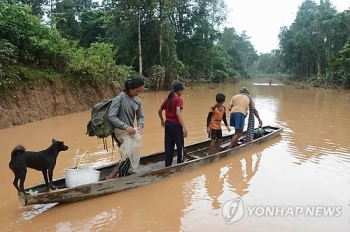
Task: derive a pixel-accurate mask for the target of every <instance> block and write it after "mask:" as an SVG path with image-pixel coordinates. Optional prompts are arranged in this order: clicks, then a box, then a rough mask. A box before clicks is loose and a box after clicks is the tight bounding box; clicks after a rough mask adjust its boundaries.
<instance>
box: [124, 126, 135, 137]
mask: <svg viewBox="0 0 350 232" xmlns="http://www.w3.org/2000/svg"><path fill="white" fill-rule="evenodd" d="M125 130H126V132H128V134H130V135H133V134H135V133H136V130H135V129H134V128H133V127H131V126H128V127H127V128H126V129H125Z"/></svg>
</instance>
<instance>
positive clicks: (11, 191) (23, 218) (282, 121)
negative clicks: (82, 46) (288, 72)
mask: <svg viewBox="0 0 350 232" xmlns="http://www.w3.org/2000/svg"><path fill="white" fill-rule="evenodd" d="M243 85H244V86H246V87H248V88H249V90H250V92H251V95H252V97H253V99H254V101H255V104H256V107H257V109H258V111H259V113H260V116H261V118H262V121H263V124H264V125H273V126H282V127H284V131H283V133H282V134H281V136H278V137H277V138H275V139H273V140H272V141H269V142H267V143H264V144H261V145H259V146H257V147H255V148H253V149H251V150H248V151H245V152H241V153H239V154H237V155H234V156H232V157H228V158H225V159H222V160H220V161H218V162H216V163H214V164H211V165H208V166H205V167H202V168H198V169H196V170H193V171H189V172H186V173H183V174H179V175H177V176H174V177H171V178H167V179H165V180H162V181H159V182H157V183H154V184H150V185H147V186H143V187H139V188H135V189H130V190H126V191H123V192H120V193H116V194H110V195H107V196H102V197H98V198H94V199H91V200H86V201H82V202H75V203H69V204H47V205H35V206H22V205H21V204H20V203H19V201H18V198H17V192H16V190H15V188H14V187H13V185H12V181H13V173H12V172H11V170H10V169H9V168H8V162H9V160H10V154H11V151H12V149H13V148H14V147H15V146H16V145H18V144H22V145H23V146H25V147H26V149H27V150H42V149H45V148H47V147H48V146H49V145H50V143H51V140H52V139H53V138H54V139H57V140H64V142H65V143H66V144H67V145H68V146H69V150H68V151H66V152H62V153H60V155H59V157H58V161H57V165H56V168H55V171H54V178H59V177H61V176H64V174H65V168H67V167H70V166H73V165H74V160H75V159H74V158H75V153H76V151H77V150H78V149H82V150H84V151H86V150H88V151H89V153H90V159H84V160H83V162H82V165H90V164H95V165H96V164H100V163H107V162H111V161H117V160H118V157H119V156H118V153H117V152H116V151H114V152H113V154H112V152H110V150H109V152H106V151H105V150H104V149H103V145H102V141H101V140H98V139H96V138H94V137H88V136H86V135H85V132H86V123H87V121H88V119H89V117H90V111H85V112H81V113H75V114H70V115H65V116H59V117H54V118H50V119H46V120H43V121H40V122H35V123H29V124H26V125H21V126H16V127H13V128H9V129H4V130H0V141H1V146H0V152H1V155H2V157H3V159H2V160H3V161H2V162H1V165H0V175H1V176H3V177H4V178H2V179H3V181H4V182H3V187H2V190H1V193H0V201H1V205H2V207H1V210H0V225H1V228H3V230H4V231H60V232H65V231H243V232H244V231H249V232H252V231H272V230H275V231H281V232H283V231H315V232H316V231H317V232H321V231H349V230H350V209H349V208H350V207H349V204H350V174H349V172H350V120H349V119H350V91H349V90H325V89H311V88H310V89H297V88H295V87H293V86H288V85H283V84H279V83H274V84H273V85H272V86H271V87H270V86H269V85H268V84H266V83H259V82H258V81H251V82H240V83H236V84H226V85H220V84H219V85H204V86H195V87H192V88H191V87H190V86H187V87H186V88H185V91H184V95H183V99H184V110H183V115H184V120H185V123H186V125H187V129H188V137H187V138H186V139H185V143H186V144H191V143H194V142H198V141H201V140H205V139H207V134H206V127H205V124H206V117H207V114H208V110H209V107H210V106H212V105H214V104H215V95H216V94H217V93H218V92H221V93H224V94H225V95H226V102H225V105H226V106H228V104H229V101H230V98H231V97H232V96H233V95H234V94H236V93H238V91H239V89H240V87H241V86H243ZM167 94H168V92H167V91H160V92H146V93H143V94H142V96H141V99H142V104H143V109H144V114H145V121H146V122H145V129H144V132H145V133H144V135H143V143H142V155H147V154H150V153H153V152H157V151H163V137H164V131H163V128H162V127H161V126H160V120H159V118H158V115H157V110H158V108H159V106H160V104H161V102H162V101H163V100H164V99H165V97H166V96H167ZM256 125H257V122H256ZM227 133H228V132H227V131H226V130H224V134H227ZM108 147H109V148H111V145H110V141H109V140H108ZM42 181H43V180H42V175H41V173H40V172H37V171H34V170H28V173H27V179H26V182H25V186H29V185H33V184H36V183H38V182H42ZM236 197H241V199H242V201H243V202H244V206H245V207H248V206H249V207H258V208H260V209H261V210H263V209H267V208H269V207H270V208H271V207H300V208H301V209H302V210H306V209H307V208H308V207H319V206H330V207H341V215H333V216H330V215H328V216H326V215H320V216H312V215H311V216H310V215H309V216H306V215H305V213H300V214H299V215H290V214H289V215H283V216H281V215H277V216H271V215H261V211H260V212H257V211H256V213H255V214H253V215H249V212H245V214H244V216H243V218H242V219H241V220H239V221H237V222H235V223H233V224H228V223H226V222H225V220H224V217H223V215H222V207H223V205H224V203H225V202H227V201H228V200H232V199H235V198H236ZM259 213H260V214H259Z"/></svg>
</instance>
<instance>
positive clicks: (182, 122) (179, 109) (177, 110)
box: [176, 106, 187, 138]
mask: <svg viewBox="0 0 350 232" xmlns="http://www.w3.org/2000/svg"><path fill="white" fill-rule="evenodd" d="M176 116H177V118H178V119H179V122H180V124H181V126H182V130H183V132H184V137H185V138H186V137H187V129H186V126H185V122H184V119H183V118H182V115H181V107H180V106H177V107H176Z"/></svg>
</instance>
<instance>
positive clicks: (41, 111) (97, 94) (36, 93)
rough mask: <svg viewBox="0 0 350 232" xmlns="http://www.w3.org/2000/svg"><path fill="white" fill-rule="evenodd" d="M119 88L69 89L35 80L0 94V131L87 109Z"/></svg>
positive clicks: (57, 82)
mask: <svg viewBox="0 0 350 232" xmlns="http://www.w3.org/2000/svg"><path fill="white" fill-rule="evenodd" d="M119 91H120V88H118V87H117V86H115V85H113V84H102V85H98V86H97V85H84V86H82V85H76V86H72V85H71V84H68V83H67V82H64V81H62V80H56V81H55V82H54V83H48V82H45V81H35V82H34V83H26V84H24V85H22V86H20V87H17V88H13V89H10V90H1V93H0V115H1V120H0V129H4V128H8V127H12V126H16V125H22V124H25V123H28V122H35V121H39V120H42V119H46V118H50V117H54V116H58V115H65V114H71V113H76V112H81V111H85V110H89V109H91V108H92V106H93V105H94V104H95V103H97V102H98V101H100V100H102V99H106V98H112V97H114V96H115V95H116V94H117V93H119Z"/></svg>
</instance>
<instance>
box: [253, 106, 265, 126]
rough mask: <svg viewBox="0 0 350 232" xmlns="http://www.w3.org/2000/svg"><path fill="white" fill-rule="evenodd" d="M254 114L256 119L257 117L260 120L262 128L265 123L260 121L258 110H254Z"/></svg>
mask: <svg viewBox="0 0 350 232" xmlns="http://www.w3.org/2000/svg"><path fill="white" fill-rule="evenodd" d="M253 112H254V115H255V117H257V118H258V120H259V127H261V126H262V124H263V123H262V121H261V119H260V116H259V112H258V110H257V109H253Z"/></svg>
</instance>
